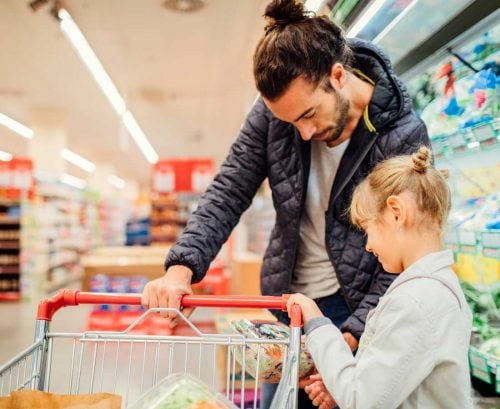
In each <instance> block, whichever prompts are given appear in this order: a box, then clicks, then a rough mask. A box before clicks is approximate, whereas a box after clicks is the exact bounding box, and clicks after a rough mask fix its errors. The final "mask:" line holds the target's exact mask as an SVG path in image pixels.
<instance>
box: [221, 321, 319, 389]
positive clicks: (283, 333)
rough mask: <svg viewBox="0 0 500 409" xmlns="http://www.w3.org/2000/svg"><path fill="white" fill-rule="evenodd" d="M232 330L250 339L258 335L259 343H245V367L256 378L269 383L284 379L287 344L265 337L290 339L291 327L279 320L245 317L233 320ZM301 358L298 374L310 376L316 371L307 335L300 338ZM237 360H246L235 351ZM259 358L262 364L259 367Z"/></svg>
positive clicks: (239, 361) (240, 361) (301, 376)
mask: <svg viewBox="0 0 500 409" xmlns="http://www.w3.org/2000/svg"><path fill="white" fill-rule="evenodd" d="M231 327H232V328H233V330H234V331H235V332H237V333H239V334H242V335H243V336H245V338H247V339H259V340H261V341H263V342H260V343H258V344H252V343H249V344H246V346H245V370H246V372H247V373H248V374H250V375H252V376H253V377H254V378H256V377H257V374H258V377H259V378H260V379H263V380H265V381H266V382H269V383H278V382H279V381H280V379H281V370H282V367H283V357H284V353H285V348H286V346H285V345H280V344H266V343H265V340H266V339H269V340H274V339H276V340H279V339H283V340H285V339H288V338H289V333H290V329H289V328H288V327H287V326H286V325H284V324H282V323H279V322H274V321H261V320H247V319H242V320H238V321H233V322H232V323H231ZM300 348H301V353H300V359H299V378H304V377H306V376H309V375H310V374H312V373H313V371H314V369H315V368H314V362H313V360H312V357H311V355H310V354H309V353H308V352H307V351H306V350H305V337H302V340H301V347H300ZM236 360H237V361H238V363H239V364H240V365H242V364H243V357H242V354H241V352H239V353H236ZM257 361H258V362H259V365H258V367H257Z"/></svg>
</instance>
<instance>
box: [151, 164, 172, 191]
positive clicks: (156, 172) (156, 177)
mask: <svg viewBox="0 0 500 409" xmlns="http://www.w3.org/2000/svg"><path fill="white" fill-rule="evenodd" d="M152 190H153V191H154V192H158V193H170V192H173V191H174V190H175V168H174V166H172V164H169V163H164V162H158V163H157V164H156V165H155V167H154V169H153V186H152Z"/></svg>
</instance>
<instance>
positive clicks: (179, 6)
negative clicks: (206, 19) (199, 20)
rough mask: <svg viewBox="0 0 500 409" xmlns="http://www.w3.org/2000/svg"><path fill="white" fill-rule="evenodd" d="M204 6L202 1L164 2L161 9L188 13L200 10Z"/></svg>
mask: <svg viewBox="0 0 500 409" xmlns="http://www.w3.org/2000/svg"><path fill="white" fill-rule="evenodd" d="M204 6H205V3H204V2H203V1H202V0H165V1H164V2H163V7H165V8H166V9H168V10H172V11H179V12H181V13H190V12H194V11H198V10H200V9H201V8H202V7H204Z"/></svg>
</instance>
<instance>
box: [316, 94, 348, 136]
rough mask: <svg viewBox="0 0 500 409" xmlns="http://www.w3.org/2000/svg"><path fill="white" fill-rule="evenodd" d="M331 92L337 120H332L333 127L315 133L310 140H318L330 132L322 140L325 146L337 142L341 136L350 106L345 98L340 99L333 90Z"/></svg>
mask: <svg viewBox="0 0 500 409" xmlns="http://www.w3.org/2000/svg"><path fill="white" fill-rule="evenodd" d="M331 92H332V93H333V94H334V95H333V97H334V98H335V105H336V106H337V110H336V111H335V113H338V114H337V118H334V121H333V122H334V123H335V125H333V126H329V127H328V128H325V129H323V130H322V131H320V132H317V133H316V134H314V135H313V137H312V138H311V139H313V140H314V139H319V138H320V137H321V135H323V134H324V133H325V132H331V135H330V136H329V137H328V138H327V139H325V140H324V142H325V143H327V144H328V143H330V142H333V141H335V140H337V139H338V138H339V137H340V135H342V132H344V129H345V125H346V123H347V114H348V112H349V106H350V103H349V100H348V99H347V98H343V97H341V96H340V95H339V94H338V93H337V92H336V91H335V90H334V89H332V91H331Z"/></svg>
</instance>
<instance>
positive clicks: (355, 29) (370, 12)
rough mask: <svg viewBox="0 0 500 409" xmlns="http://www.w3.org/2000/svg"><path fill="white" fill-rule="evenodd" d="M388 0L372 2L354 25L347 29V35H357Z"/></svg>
mask: <svg viewBox="0 0 500 409" xmlns="http://www.w3.org/2000/svg"><path fill="white" fill-rule="evenodd" d="M385 2H386V0H375V1H372V2H371V3H370V5H369V6H368V7H367V9H366V10H365V11H364V12H363V13H362V14H361V16H360V17H359V18H358V19H357V20H356V21H355V22H354V24H353V26H352V27H351V28H350V29H349V31H347V37H356V36H357V35H358V34H359V32H360V31H361V30H362V29H363V28H365V27H366V25H367V24H368V22H369V21H370V20H371V19H372V18H373V16H374V15H375V14H377V12H378V11H379V10H380V9H381V8H382V6H383V5H384V3H385Z"/></svg>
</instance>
